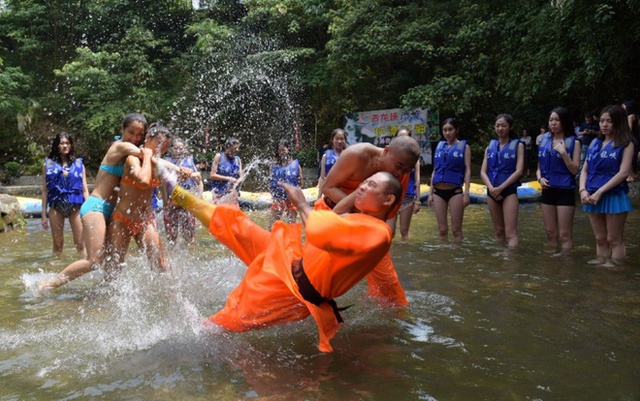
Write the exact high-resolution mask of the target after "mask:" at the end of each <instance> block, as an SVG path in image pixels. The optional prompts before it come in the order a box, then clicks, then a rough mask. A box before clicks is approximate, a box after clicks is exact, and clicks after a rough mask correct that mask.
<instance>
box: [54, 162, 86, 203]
mask: <svg viewBox="0 0 640 401" xmlns="http://www.w3.org/2000/svg"><path fill="white" fill-rule="evenodd" d="M63 171H64V169H63V167H62V165H61V164H60V163H58V162H56V161H54V160H52V159H49V158H47V159H45V181H46V185H47V191H48V195H47V205H49V206H51V205H54V204H56V203H59V202H67V203H71V204H76V205H81V204H82V202H84V197H83V196H82V172H83V171H84V165H83V164H82V158H81V157H78V158H77V159H75V160H74V161H73V163H72V164H71V165H70V166H69V167H68V174H67V176H66V177H65V176H64V174H63Z"/></svg>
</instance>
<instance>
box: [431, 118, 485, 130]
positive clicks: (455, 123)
mask: <svg viewBox="0 0 640 401" xmlns="http://www.w3.org/2000/svg"><path fill="white" fill-rule="evenodd" d="M496 120H497V118H496ZM447 124H449V125H451V126H452V127H453V129H455V130H456V131H457V130H459V129H460V124H458V121H456V119H455V118H447V119H446V120H444V121H443V122H442V127H443V128H444V126H445V125H447Z"/></svg>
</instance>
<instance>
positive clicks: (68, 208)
mask: <svg viewBox="0 0 640 401" xmlns="http://www.w3.org/2000/svg"><path fill="white" fill-rule="evenodd" d="M88 197H89V190H88V189H87V177H86V173H85V169H84V164H83V161H82V158H81V157H75V148H74V146H73V139H72V138H71V136H69V134H67V133H66V132H61V133H59V134H58V135H56V137H55V138H54V139H53V142H52V143H51V151H50V152H49V157H47V158H46V160H45V162H44V166H43V167H42V227H43V228H44V229H45V230H46V229H48V228H49V226H50V227H51V236H52V237H53V253H54V254H55V255H59V254H60V253H62V248H63V247H64V220H65V219H69V226H71V233H72V234H73V243H74V244H75V246H76V250H77V251H78V252H80V253H84V252H85V249H84V239H83V237H82V221H81V220H80V206H82V203H83V202H84V201H85V199H87V198H88ZM47 207H48V208H49V216H48V218H47Z"/></svg>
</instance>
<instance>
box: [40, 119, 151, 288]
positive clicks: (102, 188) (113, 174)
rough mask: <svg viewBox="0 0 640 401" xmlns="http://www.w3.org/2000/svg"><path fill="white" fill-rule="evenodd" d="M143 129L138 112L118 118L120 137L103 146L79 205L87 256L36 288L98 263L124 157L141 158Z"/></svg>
mask: <svg viewBox="0 0 640 401" xmlns="http://www.w3.org/2000/svg"><path fill="white" fill-rule="evenodd" d="M146 130H147V119H146V118H145V117H144V116H143V115H142V114H139V113H132V114H128V115H127V116H125V118H124V120H123V121H122V139H121V140H117V141H115V142H114V143H113V144H112V145H111V146H110V147H109V150H107V154H106V155H105V156H104V158H103V159H102V163H101V164H100V170H99V171H98V175H97V176H96V180H95V187H94V189H93V191H92V192H91V195H90V196H89V198H88V199H87V200H86V201H84V203H83V204H82V207H81V208H80V218H81V219H82V232H83V237H84V245H85V250H86V252H87V256H86V258H84V259H80V260H77V261H75V262H73V263H71V264H70V265H69V266H67V267H66V268H64V269H63V270H62V271H61V272H60V273H58V274H57V275H56V276H55V277H53V278H51V279H48V280H45V281H42V282H40V283H39V285H38V289H39V291H43V290H46V289H49V288H55V287H60V286H61V285H63V284H65V283H68V282H69V281H71V280H74V279H76V278H78V277H80V276H81V275H83V274H85V273H88V272H90V271H92V270H94V269H98V268H99V267H100V264H101V263H102V257H103V250H104V244H105V238H106V233H107V224H108V223H109V220H110V219H111V214H113V210H114V209H115V204H116V201H117V199H118V192H117V190H116V187H118V185H119V184H120V177H122V173H123V170H124V161H125V159H126V158H127V157H128V156H136V157H140V158H144V152H142V150H140V148H138V146H139V145H140V144H141V143H142V141H143V139H144V133H145V131H146Z"/></svg>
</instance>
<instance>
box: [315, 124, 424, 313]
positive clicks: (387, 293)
mask: <svg viewBox="0 0 640 401" xmlns="http://www.w3.org/2000/svg"><path fill="white" fill-rule="evenodd" d="M419 158H420V145H418V142H417V141H416V140H415V139H414V138H411V137H410V136H398V137H396V138H394V139H393V140H392V141H391V143H390V144H389V145H387V146H385V147H384V148H379V147H377V146H374V145H372V144H370V143H357V144H354V145H351V146H349V147H348V148H347V149H345V150H344V151H343V152H342V154H341V155H340V157H339V158H338V160H337V161H336V164H335V165H334V166H333V168H332V169H331V171H330V172H329V174H328V175H327V178H326V179H325V181H324V183H323V184H322V187H321V188H320V191H321V192H322V194H323V195H324V197H322V198H320V199H318V200H317V201H316V203H315V204H314V206H315V208H316V210H328V209H333V211H334V212H336V213H350V212H353V211H355V210H357V209H358V207H357V205H355V197H356V191H355V190H356V189H357V188H358V186H359V185H360V184H361V183H362V181H363V180H365V179H366V178H367V177H369V176H371V175H373V174H375V173H377V172H380V171H384V172H387V173H391V174H392V175H393V176H394V177H396V178H397V179H398V180H399V181H400V183H401V184H402V193H403V194H404V193H405V192H406V191H407V187H408V185H409V173H410V172H411V169H412V168H414V167H415V165H416V163H417V162H418V159H419ZM401 205H402V202H401V201H400V202H398V203H397V204H396V205H395V206H394V208H393V209H392V210H391V212H390V213H389V218H393V217H394V216H395V215H396V214H397V212H398V209H399V208H400V206H401ZM367 283H368V285H369V295H370V296H373V297H375V298H377V299H378V300H380V301H382V302H383V303H385V304H390V305H392V306H406V305H408V303H409V302H408V301H407V298H406V297H405V294H404V289H403V288H402V286H401V285H400V281H399V280H398V274H397V273H396V270H395V267H394V266H393V261H392V260H391V255H390V254H389V253H388V252H387V254H386V255H385V257H384V258H383V259H382V260H381V261H380V263H379V264H378V265H377V266H376V267H375V269H373V271H371V273H370V274H369V275H367Z"/></svg>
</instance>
